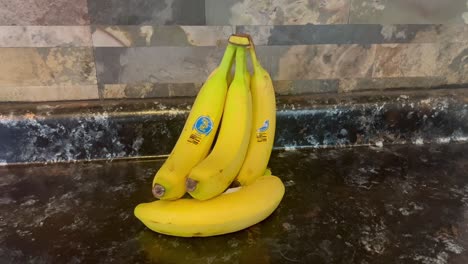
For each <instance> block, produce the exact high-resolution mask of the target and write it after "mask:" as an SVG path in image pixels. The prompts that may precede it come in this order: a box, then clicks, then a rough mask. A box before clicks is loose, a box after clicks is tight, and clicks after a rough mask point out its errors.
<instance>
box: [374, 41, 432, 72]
mask: <svg viewBox="0 0 468 264" xmlns="http://www.w3.org/2000/svg"><path fill="white" fill-rule="evenodd" d="M437 54H438V46H437V44H433V43H426V44H384V45H376V53H375V63H374V67H373V73H372V77H377V78H382V77H421V76H436V75H438V73H437V71H436V70H437V68H436V59H437Z"/></svg>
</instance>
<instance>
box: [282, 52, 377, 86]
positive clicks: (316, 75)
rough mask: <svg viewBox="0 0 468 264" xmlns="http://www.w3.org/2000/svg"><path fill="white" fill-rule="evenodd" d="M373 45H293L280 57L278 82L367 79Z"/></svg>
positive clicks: (373, 53) (372, 55)
mask: <svg viewBox="0 0 468 264" xmlns="http://www.w3.org/2000/svg"><path fill="white" fill-rule="evenodd" d="M374 56H375V46H373V45H369V46H361V45H308V46H292V47H290V48H289V49H288V51H287V52H286V53H285V54H282V55H281V57H280V58H279V63H278V73H277V75H276V78H275V79H277V80H303V79H334V78H345V77H354V78H356V77H366V76H370V74H371V69H372V65H373V62H374Z"/></svg>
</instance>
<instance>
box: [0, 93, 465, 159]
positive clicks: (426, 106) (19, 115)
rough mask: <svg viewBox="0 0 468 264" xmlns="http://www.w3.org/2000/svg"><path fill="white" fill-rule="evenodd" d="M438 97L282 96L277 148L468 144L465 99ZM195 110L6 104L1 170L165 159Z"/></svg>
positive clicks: (0, 130)
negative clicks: (80, 162) (29, 164)
mask: <svg viewBox="0 0 468 264" xmlns="http://www.w3.org/2000/svg"><path fill="white" fill-rule="evenodd" d="M443 92H444V91H442V92H441V94H438V93H436V92H434V93H428V94H427V95H421V94H419V95H418V94H403V95H401V94H400V93H396V94H395V93H394V94H389V95H387V96H382V95H371V96H363V95H360V94H358V95H354V96H352V95H343V94H341V95H333V94H324V95H323V96H320V97H314V96H312V95H309V96H307V95H298V96H279V97H278V100H277V110H278V112H277V128H276V136H275V147H276V148H279V149H300V148H318V147H332V146H359V145H377V146H382V145H387V144H424V143H450V142H464V141H467V140H468V104H467V103H466V101H467V100H466V98H467V96H466V94H465V93H464V92H463V90H460V91H458V92H456V91H454V92H448V93H445V94H444V93H443ZM400 95H401V96H400ZM192 102H193V98H183V97H182V98H173V99H163V98H159V99H153V100H146V101H142V102H139V103H137V102H132V101H130V100H129V101H110V102H107V103H105V102H104V103H103V102H95V103H75V104H60V105H59V104H49V105H36V107H37V108H35V109H34V108H31V106H29V108H28V107H26V106H24V107H19V106H14V105H8V104H5V105H4V108H3V109H2V110H1V111H0V113H2V115H1V119H0V139H1V140H0V162H2V163H25V162H39V163H43V162H61V161H75V160H95V159H114V158H138V157H148V156H158V155H167V154H168V153H170V151H171V149H172V147H173V146H174V144H175V142H176V141H177V139H178V137H179V134H180V131H181V130H182V127H183V125H184V123H185V118H186V117H187V115H188V113H189V111H190V106H191V104H192ZM18 146H21V148H19V147H18Z"/></svg>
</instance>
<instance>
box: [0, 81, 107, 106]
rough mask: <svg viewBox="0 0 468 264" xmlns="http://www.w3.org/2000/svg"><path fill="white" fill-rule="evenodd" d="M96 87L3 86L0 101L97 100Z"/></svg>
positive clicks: (0, 91)
mask: <svg viewBox="0 0 468 264" xmlns="http://www.w3.org/2000/svg"><path fill="white" fill-rule="evenodd" d="M98 98H99V96H98V89H97V85H95V84H94V85H49V86H5V87H2V88H1V89H0V101H2V102H16V101H35V102H38V101H65V100H87V99H98Z"/></svg>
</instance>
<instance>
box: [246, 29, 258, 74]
mask: <svg viewBox="0 0 468 264" xmlns="http://www.w3.org/2000/svg"><path fill="white" fill-rule="evenodd" d="M248 38H249V42H250V47H249V49H250V59H251V60H252V65H253V66H258V65H259V63H258V60H257V53H256V52H255V44H254V42H253V39H252V36H250V35H248ZM254 68H255V67H254Z"/></svg>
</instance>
